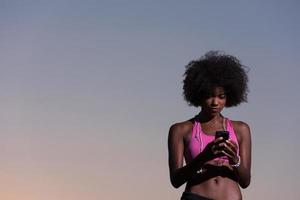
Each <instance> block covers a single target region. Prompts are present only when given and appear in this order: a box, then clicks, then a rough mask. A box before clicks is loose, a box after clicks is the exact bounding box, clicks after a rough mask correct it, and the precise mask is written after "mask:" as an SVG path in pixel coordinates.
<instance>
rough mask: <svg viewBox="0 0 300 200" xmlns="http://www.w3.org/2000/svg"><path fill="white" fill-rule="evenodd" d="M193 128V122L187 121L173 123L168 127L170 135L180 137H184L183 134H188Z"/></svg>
mask: <svg viewBox="0 0 300 200" xmlns="http://www.w3.org/2000/svg"><path fill="white" fill-rule="evenodd" d="M192 128H193V120H192V119H189V120H186V121H182V122H177V123H174V124H172V125H171V126H170V131H169V134H170V135H181V136H184V135H185V134H187V133H189V132H190V131H191V130H192Z"/></svg>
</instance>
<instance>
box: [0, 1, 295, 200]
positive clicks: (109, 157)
mask: <svg viewBox="0 0 300 200" xmlns="http://www.w3.org/2000/svg"><path fill="white" fill-rule="evenodd" d="M299 6H300V4H299V2H298V1H296V0H288V1H277V0H275V1H232V0H229V1H222V2H220V1H206V0H201V1H195V0H190V1H168V0H166V1H155V0H153V1H150V0H148V1H145V0H139V1H136V0H131V1H129V0H119V1H115V0H111V1H96V0H94V1H92V0H86V1H79V0H72V1H71V0H59V1H58V0H52V1H46V0H25V1H22V0H10V1H9V0H0V109H1V113H0V163H1V165H0V186H1V187H0V199H5V200H41V199H42V200H50V199H51V200H53V199H55V200H82V199H87V198H88V199H90V200H96V199H107V200H114V199H128V200H129V199H140V198H142V199H145V200H150V199H179V197H180V196H181V193H182V191H183V190H184V186H182V187H181V188H179V189H175V188H173V187H172V186H171V184H170V181H169V174H168V173H169V172H168V160H167V159H168V156H167V153H168V152H167V135H168V130H169V127H170V126H171V125H172V124H173V123H176V122H180V121H184V120H187V119H189V118H191V117H193V116H194V115H195V114H197V113H198V112H199V108H194V107H190V106H188V105H187V103H186V102H185V101H184V99H183V96H182V79H183V73H184V69H185V65H187V64H188V63H189V62H190V61H191V60H193V59H197V58H199V57H201V56H202V55H204V54H205V53H206V52H207V51H209V50H222V51H225V52H226V53H228V54H232V55H234V56H236V57H237V58H239V59H240V60H241V62H242V64H243V65H245V66H247V67H248V68H249V71H248V76H249V89H250V91H249V95H248V103H244V104H241V105H240V106H238V107H234V108H227V109H225V110H224V113H223V114H224V115H225V116H227V117H229V118H231V119H233V120H241V121H244V122H246V123H248V124H249V125H250V127H251V133H252V148H253V151H252V182H251V185H250V186H249V187H248V188H247V189H243V190H242V193H243V197H244V198H243V199H245V200H250V199H264V200H271V199H272V200H273V199H297V198H299V197H300V191H299V189H298V188H299V179H300V173H299V170H298V166H299V165H300V161H299V159H297V157H299V156H298V153H299V149H298V148H297V147H298V141H299V139H300V136H299V135H300V132H299V125H298V123H299V121H300V117H299V114H298V112H299V107H300V93H299V92H298V89H299V78H298V76H299V74H300V68H299V66H298V63H299V62H298V58H299V56H300V55H299V53H300V52H299V49H300V45H299V41H298V36H299V35H300V27H299V24H300V23H299V19H300V16H299V15H300V14H299Z"/></svg>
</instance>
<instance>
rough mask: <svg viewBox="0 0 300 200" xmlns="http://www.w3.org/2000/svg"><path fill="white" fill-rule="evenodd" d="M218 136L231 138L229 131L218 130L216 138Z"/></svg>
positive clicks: (226, 138) (225, 138)
mask: <svg viewBox="0 0 300 200" xmlns="http://www.w3.org/2000/svg"><path fill="white" fill-rule="evenodd" d="M218 137H222V138H223V139H224V140H228V139H229V132H228V131H216V139H217V138H218Z"/></svg>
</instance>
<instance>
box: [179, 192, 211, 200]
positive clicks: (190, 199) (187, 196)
mask: <svg viewBox="0 0 300 200" xmlns="http://www.w3.org/2000/svg"><path fill="white" fill-rule="evenodd" d="M181 200H212V199H209V198H206V197H203V196H201V195H199V194H194V193H191V192H183V193H182V196H181Z"/></svg>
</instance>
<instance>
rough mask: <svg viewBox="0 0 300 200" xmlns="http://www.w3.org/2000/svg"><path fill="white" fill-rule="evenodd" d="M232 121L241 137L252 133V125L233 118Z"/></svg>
mask: <svg viewBox="0 0 300 200" xmlns="http://www.w3.org/2000/svg"><path fill="white" fill-rule="evenodd" d="M231 123H232V126H233V129H234V131H235V133H236V134H237V135H238V136H239V137H241V138H243V137H244V136H248V135H250V127H249V125H248V124H247V123H246V122H243V121H234V120H231Z"/></svg>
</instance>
